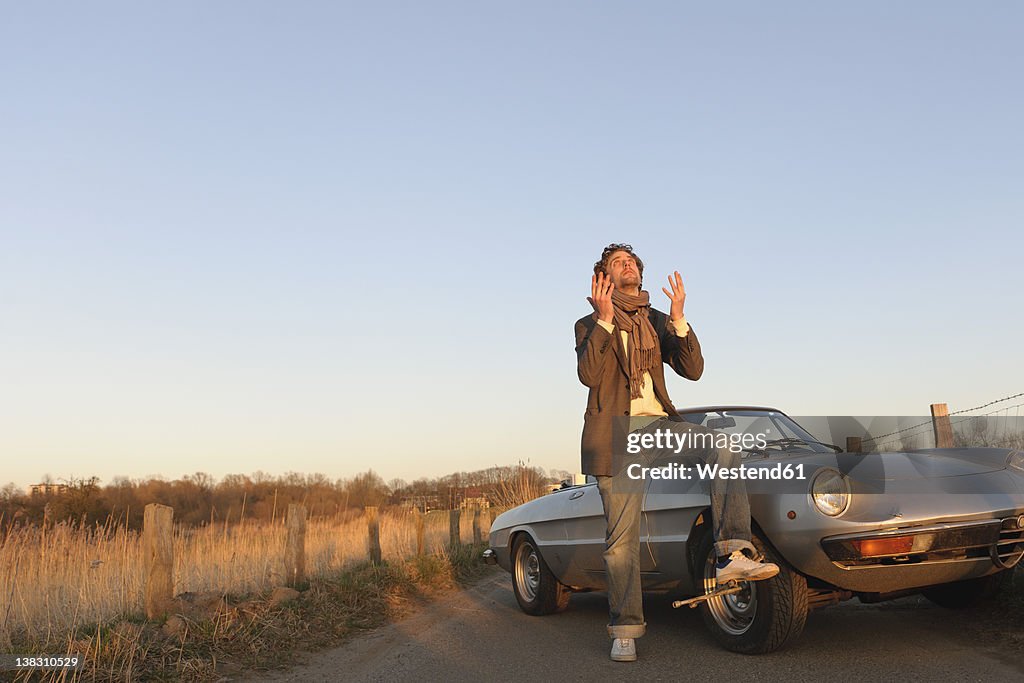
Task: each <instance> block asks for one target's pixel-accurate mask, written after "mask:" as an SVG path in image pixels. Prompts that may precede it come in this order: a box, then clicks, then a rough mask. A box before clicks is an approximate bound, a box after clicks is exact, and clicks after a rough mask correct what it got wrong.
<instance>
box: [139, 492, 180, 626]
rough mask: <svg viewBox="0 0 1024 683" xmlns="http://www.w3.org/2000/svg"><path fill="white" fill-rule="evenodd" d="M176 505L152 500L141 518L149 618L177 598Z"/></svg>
mask: <svg viewBox="0 0 1024 683" xmlns="http://www.w3.org/2000/svg"><path fill="white" fill-rule="evenodd" d="M173 530H174V508H171V507H167V506H166V505H158V504H156V503H150V504H149V505H147V506H146V509H145V513H144V514H143V521H142V552H143V557H144V558H145V563H146V590H145V602H146V617H147V618H148V619H158V618H160V617H162V616H163V615H164V614H166V613H167V610H168V609H169V608H170V606H171V601H172V600H173V599H174V541H173V538H172V534H173Z"/></svg>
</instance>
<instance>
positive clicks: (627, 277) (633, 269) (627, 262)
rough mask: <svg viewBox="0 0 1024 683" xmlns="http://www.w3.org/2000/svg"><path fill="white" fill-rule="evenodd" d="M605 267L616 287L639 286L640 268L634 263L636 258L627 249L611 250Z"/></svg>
mask: <svg viewBox="0 0 1024 683" xmlns="http://www.w3.org/2000/svg"><path fill="white" fill-rule="evenodd" d="M605 269H606V271H607V273H608V277H610V278H611V279H612V283H613V284H614V285H615V288H616V289H629V288H632V287H639V286H640V269H639V268H638V267H637V265H636V259H635V258H633V256H632V255H631V254H630V253H629V252H628V251H622V250H621V249H620V250H619V251H616V252H613V253H612V255H611V258H609V259H608V265H607V266H606V267H605Z"/></svg>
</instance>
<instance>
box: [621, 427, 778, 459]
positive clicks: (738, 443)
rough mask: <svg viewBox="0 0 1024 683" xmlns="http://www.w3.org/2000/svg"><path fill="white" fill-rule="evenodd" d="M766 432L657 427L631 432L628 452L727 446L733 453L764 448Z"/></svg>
mask: <svg viewBox="0 0 1024 683" xmlns="http://www.w3.org/2000/svg"><path fill="white" fill-rule="evenodd" d="M766 437H767V435H766V434H726V433H725V432H683V433H682V434H679V433H678V432H674V431H672V430H671V429H655V430H654V431H653V432H631V433H630V434H629V435H628V436H626V452H627V453H632V454H634V455H635V454H637V453H639V452H640V451H641V450H643V449H647V450H651V449H652V448H653V449H657V450H659V451H665V450H672V449H674V450H675V452H676V453H679V452H680V451H682V450H683V449H684V448H687V449H689V448H694V449H697V448H726V447H728V449H729V450H730V451H732V452H733V453H739V452H740V451H744V450H750V449H751V448H762V449H763V448H764V447H765V446H767V445H768V442H767V440H766Z"/></svg>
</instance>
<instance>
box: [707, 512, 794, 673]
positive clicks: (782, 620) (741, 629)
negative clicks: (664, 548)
mask: <svg viewBox="0 0 1024 683" xmlns="http://www.w3.org/2000/svg"><path fill="white" fill-rule="evenodd" d="M703 536H704V537H703V538H702V539H701V542H700V545H699V546H698V550H697V555H696V557H697V566H696V567H695V572H694V578H695V580H696V582H697V587H698V590H700V589H703V591H704V593H710V592H711V591H712V590H714V588H715V580H714V576H715V564H716V563H717V560H718V558H717V556H716V554H715V551H714V539H713V538H712V536H711V533H710V532H707V533H705V534H704V535H703ZM753 543H754V546H755V547H756V548H757V550H758V552H760V553H761V554H762V555H764V557H765V560H766V561H767V562H774V563H775V564H777V565H778V566H779V573H778V574H777V575H775V576H774V577H772V578H770V579H764V580H761V581H749V582H745V584H744V585H745V586H746V589H745V590H744V591H742V592H740V593H734V594H731V595H723V596H719V597H717V598H712V599H710V600H706V601H704V602H702V603H701V607H700V610H701V616H702V617H703V618H704V624H705V625H706V626H707V627H708V629H709V630H710V631H711V633H712V634H713V635H714V637H715V640H717V641H718V642H719V644H721V645H722V646H723V647H725V649H727V650H731V651H732V652H740V653H743V654H764V653H767V652H774V651H775V650H778V649H780V648H782V647H783V646H785V645H786V644H787V643H788V642H790V641H791V640H794V639H796V637H797V636H799V635H800V633H801V632H802V631H803V630H804V624H805V623H806V622H807V612H808V607H807V580H806V579H805V578H804V577H803V575H802V574H800V573H799V572H797V571H796V570H795V569H793V567H791V566H790V565H789V564H788V563H787V562H786V561H785V560H784V559H782V557H780V556H779V555H778V553H776V552H775V550H774V549H773V548H772V547H771V546H769V545H768V544H767V543H765V542H763V541H762V540H761V539H759V538H757V537H755V538H754V541H753Z"/></svg>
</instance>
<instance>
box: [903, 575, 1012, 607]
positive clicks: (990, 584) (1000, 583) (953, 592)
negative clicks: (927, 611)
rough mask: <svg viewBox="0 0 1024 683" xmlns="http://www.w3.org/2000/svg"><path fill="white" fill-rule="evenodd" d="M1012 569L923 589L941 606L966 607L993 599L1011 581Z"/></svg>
mask: <svg viewBox="0 0 1024 683" xmlns="http://www.w3.org/2000/svg"><path fill="white" fill-rule="evenodd" d="M1012 574H1013V571H1012V570H1003V571H1001V572H998V573H996V574H989V575H988V576H982V577H980V578H977V579H968V580H966V581H956V582H954V583H944V584H942V585H940V586H932V587H931V588H925V589H924V590H923V591H921V592H922V593H923V594H924V597H926V598H928V599H929V600H931V601H932V602H933V603H935V604H936V605H938V606H939V607H945V608H947V609H966V608H968V607H974V606H975V605H978V604H981V603H984V602H986V601H988V600H992V599H993V598H995V597H996V595H998V594H999V591H1001V590H1002V589H1003V588H1004V587H1005V586H1006V585H1007V584H1008V583H1009V581H1010V576H1011V575H1012Z"/></svg>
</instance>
